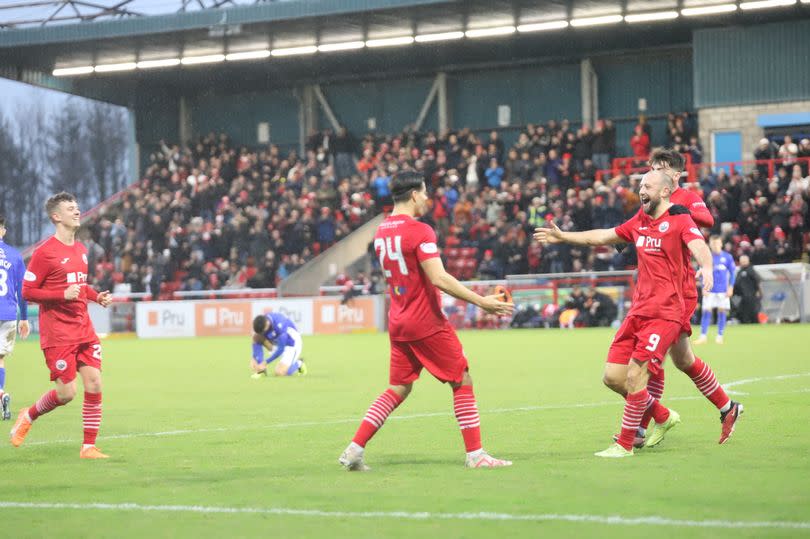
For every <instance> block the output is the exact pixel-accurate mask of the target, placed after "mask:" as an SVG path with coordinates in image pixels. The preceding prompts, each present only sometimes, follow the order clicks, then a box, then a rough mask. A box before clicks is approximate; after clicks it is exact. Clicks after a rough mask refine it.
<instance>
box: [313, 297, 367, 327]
mask: <svg viewBox="0 0 810 539" xmlns="http://www.w3.org/2000/svg"><path fill="white" fill-rule="evenodd" d="M375 312H376V308H375V304H374V300H372V298H355V300H354V301H353V302H352V304H351V305H341V304H340V301H339V300H335V299H326V298H324V299H317V300H315V312H314V315H315V327H314V330H315V333H346V332H352V331H369V330H373V329H375V328H376V327H377V326H376V322H375Z"/></svg>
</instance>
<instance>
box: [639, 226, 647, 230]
mask: <svg viewBox="0 0 810 539" xmlns="http://www.w3.org/2000/svg"><path fill="white" fill-rule="evenodd" d="M648 228H650V227H648V226H640V227H638V229H639V230H647V229H648Z"/></svg>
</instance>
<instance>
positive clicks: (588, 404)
mask: <svg viewBox="0 0 810 539" xmlns="http://www.w3.org/2000/svg"><path fill="white" fill-rule="evenodd" d="M802 376H810V373H801V374H783V375H778V376H765V377H760V378H746V379H744V380H736V381H733V382H729V383H727V384H723V388H728V387H736V386H738V385H742V384H750V383H754V382H764V381H768V380H786V379H790V378H798V377H802ZM807 392H810V389H800V390H794V391H769V392H764V393H761V394H762V395H783V394H794V393H807ZM728 393H729V394H734V395H748V393H743V392H734V391H728ZM703 398H704V397H703V396H700V395H696V396H691V397H666V398H665V400H666V401H690V400H702V399H703ZM619 405H621V401H620V400H611V401H599V402H586V403H576V404H543V405H537V406H518V407H514V408H493V409H491V410H482V411H481V414H483V415H487V414H507V413H515V412H540V411H544V410H576V409H582V408H601V407H603V406H619ZM451 415H452V414H451V413H450V412H449V411H447V412H425V413H417V414H406V415H395V416H391V417H389V418H388V421H407V420H411V419H421V418H426V417H446V416H451ZM360 420H361V419H360V418H357V417H352V418H345V419H331V420H325V421H301V422H297V423H273V424H270V425H245V426H237V427H212V428H202V429H178V430H167V431H160V432H133V433H128V434H110V435H107V436H99V438H98V439H99V440H126V439H130V438H152V437H163V436H182V435H186V434H205V433H210V432H236V431H245V430H265V429H289V428H296V427H323V426H328V425H344V424H347V423H349V424H351V423H358V422H359V421H360ZM76 442H78V440H75V439H57V440H40V441H36V442H29V443H27V444H25V445H52V444H67V443H76Z"/></svg>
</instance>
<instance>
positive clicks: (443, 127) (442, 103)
mask: <svg viewBox="0 0 810 539" xmlns="http://www.w3.org/2000/svg"><path fill="white" fill-rule="evenodd" d="M436 84H437V86H438V92H437V93H436V100H437V102H436V105H437V108H438V110H439V133H445V132H446V131H448V130H449V129H450V119H449V117H448V115H447V110H448V109H447V73H444V72H440V73H437V74H436Z"/></svg>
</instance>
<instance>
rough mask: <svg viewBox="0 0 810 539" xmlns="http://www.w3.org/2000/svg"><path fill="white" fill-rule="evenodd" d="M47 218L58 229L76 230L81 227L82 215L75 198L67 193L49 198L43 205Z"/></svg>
mask: <svg viewBox="0 0 810 539" xmlns="http://www.w3.org/2000/svg"><path fill="white" fill-rule="evenodd" d="M45 209H46V210H47V212H48V217H49V218H50V219H51V221H52V222H53V223H54V224H55V225H56V226H57V227H58V226H60V225H61V226H63V227H65V228H67V229H69V230H74V231H75V230H77V229H78V228H79V226H80V225H81V216H82V213H81V211H79V203H78V202H76V198H75V197H74V196H73V195H71V194H68V193H59V194H57V195H54V196H53V197H51V198H50V199H49V200H48V202H47V203H46V205H45Z"/></svg>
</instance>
